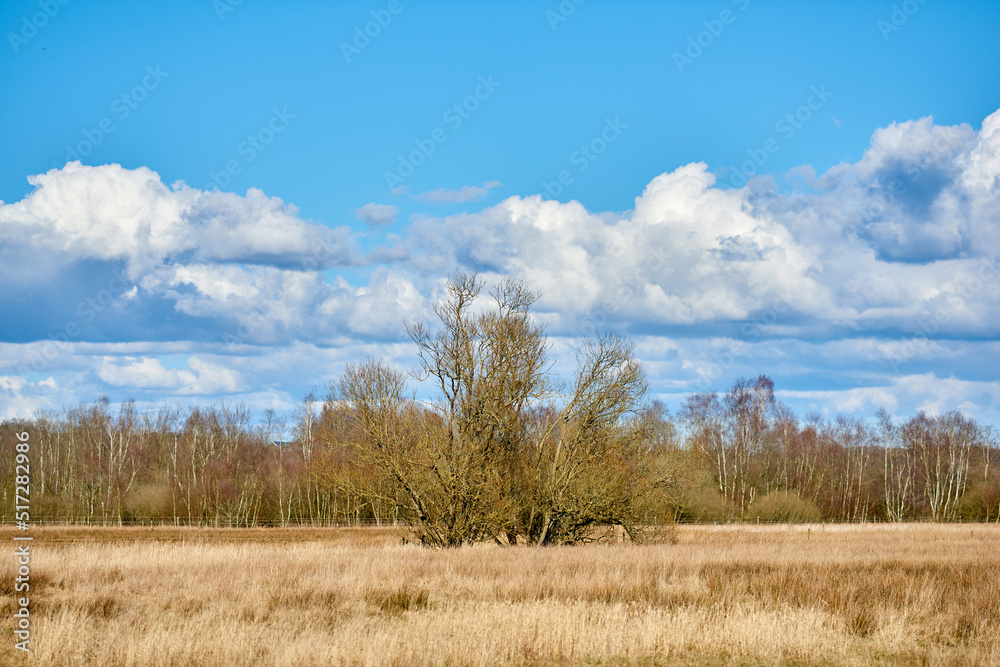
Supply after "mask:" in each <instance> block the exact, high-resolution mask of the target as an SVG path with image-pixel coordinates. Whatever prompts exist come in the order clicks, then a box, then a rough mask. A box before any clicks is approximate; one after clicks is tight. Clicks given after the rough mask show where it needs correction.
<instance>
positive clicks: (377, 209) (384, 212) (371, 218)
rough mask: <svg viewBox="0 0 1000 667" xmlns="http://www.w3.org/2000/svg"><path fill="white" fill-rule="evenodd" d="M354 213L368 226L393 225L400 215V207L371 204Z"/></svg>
mask: <svg viewBox="0 0 1000 667" xmlns="http://www.w3.org/2000/svg"><path fill="white" fill-rule="evenodd" d="M352 213H354V215H355V216H356V217H357V218H358V220H360V221H361V222H363V223H365V224H366V225H372V226H373V227H377V226H380V225H391V224H392V223H393V222H395V221H396V216H397V215H398V214H399V207H397V206H390V205H388V204H375V203H371V204H365V205H364V206H362V207H361V208H358V209H355V210H354V211H352Z"/></svg>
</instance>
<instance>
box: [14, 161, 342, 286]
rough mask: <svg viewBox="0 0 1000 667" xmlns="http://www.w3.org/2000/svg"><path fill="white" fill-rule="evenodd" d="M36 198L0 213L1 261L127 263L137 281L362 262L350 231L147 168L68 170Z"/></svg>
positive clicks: (56, 173)
mask: <svg viewBox="0 0 1000 667" xmlns="http://www.w3.org/2000/svg"><path fill="white" fill-rule="evenodd" d="M28 182H29V183H30V184H31V185H33V186H34V188H35V189H34V191H32V192H31V193H30V194H28V196H27V197H25V198H24V199H22V200H21V201H18V202H15V203H13V204H6V205H0V241H2V243H0V259H2V260H3V261H4V262H5V263H9V262H15V263H17V262H18V259H17V258H18V256H20V257H24V256H42V257H49V258H51V259H52V260H53V261H62V262H64V263H72V262H80V261H87V260H91V261H93V260H97V261H124V262H125V265H126V271H127V274H128V276H129V277H131V278H135V277H138V276H140V275H143V274H145V273H147V272H149V271H152V270H154V269H156V268H157V267H160V266H163V265H164V264H167V263H173V262H178V261H179V262H185V261H192V260H193V261H205V262H245V263H256V264H277V265H287V266H306V267H307V268H317V267H321V268H327V267H333V266H345V265H351V264H354V263H356V262H357V260H356V258H355V248H354V247H353V244H352V241H351V239H350V233H349V230H348V229H347V228H341V229H337V230H331V229H328V228H326V227H323V226H322V225H316V224H313V223H310V222H307V221H304V220H302V219H300V218H299V217H298V210H297V209H296V208H295V207H294V206H288V205H286V204H285V203H284V202H282V201H281V199H278V198H277V197H268V196H266V195H265V194H264V193H263V192H261V191H260V190H257V189H255V188H252V189H250V190H249V191H248V192H247V194H246V196H239V195H234V194H229V193H223V192H206V191H202V190H197V189H194V188H190V187H188V186H186V185H184V184H183V183H181V184H176V185H175V186H173V187H172V188H171V187H167V186H166V185H164V184H163V182H162V181H161V180H160V177H159V175H158V174H157V173H156V172H154V171H152V170H151V169H148V168H146V167H140V168H138V169H125V168H123V167H121V166H120V165H117V164H111V165H102V166H97V167H89V166H83V165H81V164H80V163H79V162H71V163H68V164H67V165H66V166H65V167H63V168H62V169H53V170H51V171H49V172H47V173H45V174H39V175H37V176H31V177H29V178H28Z"/></svg>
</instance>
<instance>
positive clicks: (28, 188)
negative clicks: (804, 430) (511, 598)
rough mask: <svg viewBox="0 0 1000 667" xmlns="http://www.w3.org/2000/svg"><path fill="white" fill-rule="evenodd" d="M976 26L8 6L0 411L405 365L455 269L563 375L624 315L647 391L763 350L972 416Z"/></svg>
mask: <svg viewBox="0 0 1000 667" xmlns="http://www.w3.org/2000/svg"><path fill="white" fill-rule="evenodd" d="M998 29H1000V6H998V5H997V4H996V3H991V2H955V3H948V4H944V3H939V2H933V1H925V2H920V1H919V0H910V1H909V2H903V3H892V2H886V3H880V2H836V3H834V2H825V3H809V4H807V5H803V3H791V2H772V3H764V2H758V1H755V0H738V1H726V2H722V1H720V2H701V3H694V2H676V3H654V2H614V3H612V2H598V1H596V0H587V1H586V2H582V3H580V4H577V3H576V2H573V1H572V0H566V1H564V2H562V3H559V2H555V1H552V2H503V3H499V2H494V3H486V2H483V3H460V2H421V1H420V0H414V1H411V0H398V1H394V2H389V1H388V0H387V1H385V2H371V3H360V2H344V3H319V2H283V3H275V2H271V3H265V2H254V1H252V0H244V1H243V2H240V3H238V4H237V3H233V2H232V1H231V0H230V1H227V0H219V1H218V2H212V1H210V0H204V1H198V2H172V3H135V2H102V3H84V2H79V0H75V1H74V0H69V1H67V2H60V1H59V0H41V1H38V0H36V1H35V2H5V3H3V5H2V8H0V30H2V32H3V34H4V43H3V44H2V45H0V54H2V55H0V86H2V88H3V90H4V101H5V103H4V104H2V105H0V155H2V157H3V159H2V160H0V200H2V201H3V202H4V205H3V206H2V207H0V281H2V282H0V284H2V285H3V291H2V293H0V313H2V314H3V317H2V318H0V418H3V417H9V416H13V415H16V414H24V413H30V412H33V411H34V410H36V409H48V408H58V407H60V406H62V405H64V404H68V403H74V402H77V401H81V400H92V399H93V398H94V397H95V396H96V395H98V394H107V395H108V396H110V397H111V398H112V400H122V399H124V398H126V397H129V396H134V397H136V398H137V399H138V400H140V401H142V402H147V401H148V402H156V401H175V402H181V403H191V402H207V401H213V400H216V399H218V398H221V397H228V398H230V399H232V400H242V401H246V402H247V403H249V404H251V405H252V406H254V407H256V408H266V407H273V408H275V409H278V410H279V411H280V410H289V409H291V408H292V407H293V405H294V403H295V402H296V401H297V400H299V399H300V398H301V396H302V395H303V394H304V393H306V392H307V391H308V390H309V389H310V388H312V387H317V388H321V387H322V386H323V385H324V384H325V383H326V382H328V381H329V380H331V379H332V378H334V377H335V376H336V375H337V373H339V371H340V370H341V369H342V368H343V364H344V363H345V362H347V361H350V360H352V359H357V358H359V357H360V356H363V355H365V354H380V355H388V356H392V357H393V358H397V359H399V360H400V362H401V363H404V364H406V363H410V362H411V361H412V350H411V349H410V348H409V347H408V346H407V345H406V343H405V339H404V338H402V337H401V333H402V330H401V327H400V323H401V322H402V320H404V319H408V320H411V321H412V320H415V319H421V318H424V317H426V316H427V315H428V313H429V312H430V308H431V306H432V304H433V299H434V294H435V290H439V289H440V287H441V284H442V280H443V278H444V277H445V276H447V275H449V274H451V273H454V272H455V271H456V270H459V269H466V270H470V269H471V270H478V271H481V272H483V273H484V274H486V275H487V276H494V277H495V276H499V275H508V274H511V275H519V276H522V277H524V278H525V279H526V280H527V281H528V282H529V283H531V284H533V285H534V286H536V287H538V288H540V289H542V290H543V292H544V296H543V299H542V301H541V302H540V304H539V314H538V315H539V318H540V319H541V320H542V321H544V322H545V323H546V325H547V327H548V329H549V332H550V335H551V336H552V337H553V350H554V352H555V353H556V355H557V357H558V358H559V360H560V362H559V368H561V369H569V368H571V367H572V357H573V351H574V349H575V348H576V346H577V345H578V343H579V336H580V335H581V334H583V333H585V332H586V331H589V330H590V329H592V328H594V327H595V326H611V327H614V328H618V329H621V330H624V331H626V332H628V333H629V334H631V335H633V336H634V337H635V338H636V340H637V343H638V349H639V354H640V356H641V357H642V358H643V360H644V361H645V362H646V365H647V370H648V371H649V373H650V377H651V381H652V391H653V393H654V394H655V395H658V396H660V397H662V398H663V399H664V400H666V401H667V403H668V404H669V405H672V406H673V407H676V406H677V405H678V404H679V401H680V400H681V399H682V397H683V395H684V394H685V393H686V392H689V391H694V390H700V389H706V388H715V389H724V388H725V386H726V385H727V384H728V383H730V382H731V381H732V380H733V379H734V378H736V377H738V376H740V375H756V374H757V373H760V372H765V373H769V374H771V375H772V376H773V377H774V379H775V381H776V384H777V388H778V389H779V392H781V396H782V398H783V400H785V401H787V402H788V403H789V404H790V405H792V407H793V408H795V409H796V410H797V411H798V412H799V413H800V414H803V415H804V414H805V413H807V412H809V411H813V410H815V411H819V412H821V413H825V414H827V415H832V414H834V413H836V412H838V411H842V412H848V413H854V414H858V415H866V414H870V413H871V412H872V411H873V410H874V409H875V408H877V407H879V406H882V405H884V406H886V407H888V408H890V410H892V411H894V412H896V413H897V414H899V415H901V416H904V415H908V414H912V413H913V412H914V411H915V410H917V409H926V410H929V411H932V412H933V411H943V410H948V409H961V410H964V411H966V412H969V413H970V414H974V415H976V416H978V417H980V418H982V419H985V420H987V421H990V422H993V423H1000V413H998V410H1000V382H998V377H997V376H998V372H997V371H998V369H1000V363H998V359H1000V356H998V353H1000V341H998V332H1000V315H998V312H1000V309H998V308H997V306H998V304H1000V287H998V283H1000V280H997V279H996V277H995V276H996V273H997V271H996V269H995V267H996V255H995V253H996V250H997V248H998V246H1000V243H998V238H1000V236H998V232H997V219H998V216H1000V206H998V202H1000V181H998V176H997V175H998V173H1000V167H998V164H1000V157H998V155H1000V129H997V128H998V126H1000V116H993V114H995V112H997V110H998V108H1000V87H998V83H1000V81H998V78H997V72H1000V46H998V43H997V40H996V34H997V31H998ZM366 31H367V34H366ZM76 160H78V161H79V163H80V164H76V163H75V161H76ZM67 163H68V164H67ZM29 179H31V180H30V181H29ZM977 281H978V282H977Z"/></svg>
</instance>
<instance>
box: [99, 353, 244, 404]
mask: <svg viewBox="0 0 1000 667" xmlns="http://www.w3.org/2000/svg"><path fill="white" fill-rule="evenodd" d="M188 368H189V370H187V369H183V370H172V369H167V368H164V367H163V364H162V363H161V362H160V360H159V359H156V358H152V357H140V358H136V357H123V358H120V359H116V358H112V357H105V358H104V359H103V360H102V362H101V365H100V366H99V367H98V368H97V369H96V372H97V376H98V377H99V378H100V379H101V380H102V381H103V382H105V383H107V384H109V385H111V386H113V387H120V388H124V389H128V390H136V389H167V390H172V391H175V392H177V393H178V394H202V395H204V394H224V393H233V392H238V391H240V390H241V389H242V388H243V387H242V384H243V383H242V380H241V377H240V374H239V373H238V372H236V371H235V370H233V369H230V368H227V367H225V366H222V365H219V364H215V363H211V362H209V361H206V360H204V359H201V358H199V357H190V358H189V359H188Z"/></svg>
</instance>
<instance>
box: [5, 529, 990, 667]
mask: <svg viewBox="0 0 1000 667" xmlns="http://www.w3.org/2000/svg"><path fill="white" fill-rule="evenodd" d="M10 537H11V532H10V531H9V530H7V531H3V532H0V539H5V540H7V541H8V544H10V543H11V542H10V541H9V540H10ZM34 544H35V554H34V558H33V561H32V587H33V591H32V592H33V596H32V618H33V641H32V644H33V650H34V659H35V660H34V662H36V663H37V664H44V665H98V664H100V665H123V664H124V665H229V664H232V665H251V664H252V665H257V664H260V665H271V664H277V665H313V664H317V665H319V664H350V665H394V664H395V665H424V664H428V665H429V664H435V665H439V664H456V665H467V664H468V665H493V664H530V665H542V664H580V663H583V664H602V665H625V664H637V665H649V664H657V665H666V664H695V665H710V664H730V663H734V664H768V665H770V664H832V665H837V664H849V665H856V664H870V663H882V664H914V663H915V664H930V665H937V664H954V665H977V664H978V665H996V664H1000V527H998V526H995V525H989V526H986V525H974V526H968V525H966V526H958V525H943V526H937V525H907V526H884V525H883V526H874V525H864V526H856V525H854V526H827V527H826V528H825V529H823V528H821V527H819V526H812V527H807V526H795V527H789V526H767V527H750V526H719V527H710V526H704V527H681V528H679V529H678V533H677V542H676V544H660V545H648V546H632V545H624V544H622V545H592V546H585V547H557V548H545V549H531V548H508V549H504V548H499V547H495V546H477V547H470V548H463V549H455V550H429V549H422V548H419V547H416V546H410V545H404V544H402V543H401V540H400V536H399V534H398V533H396V532H395V531H393V530H392V529H341V530H340V531H339V532H335V531H334V530H333V529H287V530H282V529H266V530H245V531H232V530H229V531H227V530H224V529H222V530H217V531H203V532H202V534H201V536H200V537H199V535H198V533H197V529H170V528H164V529H160V528H157V529H155V530H150V529H149V528H145V529H68V528H67V529H50V528H46V529H44V530H43V531H42V534H41V536H40V538H39V539H38V540H37V541H36V542H35V543H34ZM13 560H14V559H13V558H12V557H8V558H5V559H3V562H2V563H0V577H2V582H0V583H2V585H3V590H4V594H5V597H4V603H3V614H4V617H5V618H7V619H10V614H11V612H12V611H13V601H12V597H11V595H10V591H11V579H12V576H13V575H12V572H13ZM7 627H9V622H8V624H7ZM4 634H5V635H6V636H7V639H6V640H5V641H4V644H3V646H0V661H2V662H3V663H5V664H18V663H24V662H26V661H24V660H22V659H21V657H22V656H19V655H16V653H17V652H15V651H14V650H13V640H12V638H11V637H12V635H11V634H10V632H9V630H8V631H7V632H5V633H4Z"/></svg>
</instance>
